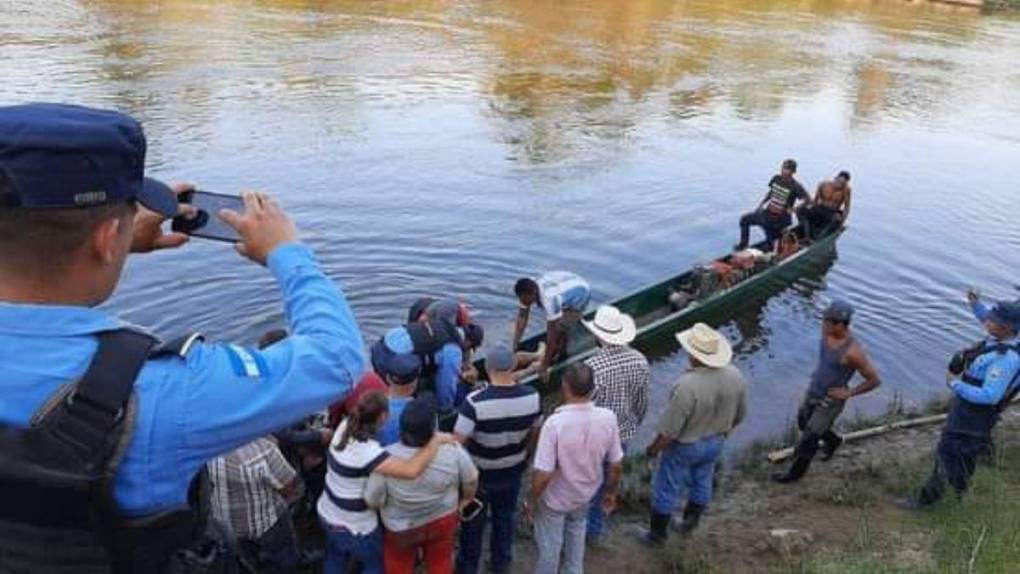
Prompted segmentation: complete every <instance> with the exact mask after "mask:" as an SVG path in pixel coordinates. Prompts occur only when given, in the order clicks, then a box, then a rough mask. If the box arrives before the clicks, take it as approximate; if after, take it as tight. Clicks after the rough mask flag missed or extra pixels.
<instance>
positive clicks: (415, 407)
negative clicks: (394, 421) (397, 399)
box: [400, 394, 436, 447]
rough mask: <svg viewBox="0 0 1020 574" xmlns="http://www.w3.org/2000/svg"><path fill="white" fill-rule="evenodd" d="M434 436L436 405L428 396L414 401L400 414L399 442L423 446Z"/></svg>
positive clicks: (412, 445)
mask: <svg viewBox="0 0 1020 574" xmlns="http://www.w3.org/2000/svg"><path fill="white" fill-rule="evenodd" d="M434 434H436V404H435V401H434V400H433V399H432V397H431V396H430V395H428V394H426V395H425V396H422V397H419V398H417V399H414V400H413V401H411V402H410V403H408V405H407V406H406V407H404V412H402V413H400V442H402V443H404V444H406V445H407V446H411V447H420V446H425V445H426V444H428V443H429V441H430V440H432V436H433V435H434Z"/></svg>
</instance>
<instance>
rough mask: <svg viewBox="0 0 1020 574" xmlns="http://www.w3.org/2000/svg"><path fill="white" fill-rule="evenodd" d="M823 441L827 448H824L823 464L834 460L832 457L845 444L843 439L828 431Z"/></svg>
mask: <svg viewBox="0 0 1020 574" xmlns="http://www.w3.org/2000/svg"><path fill="white" fill-rule="evenodd" d="M822 441H823V442H824V443H825V446H824V447H823V448H822V456H821V459H822V462H826V461H829V460H832V457H833V456H835V454H836V450H837V449H839V447H840V446H841V445H842V444H843V437H841V436H839V435H838V434H836V433H834V432H832V431H828V432H826V433H825V435H824V436H823V437H822Z"/></svg>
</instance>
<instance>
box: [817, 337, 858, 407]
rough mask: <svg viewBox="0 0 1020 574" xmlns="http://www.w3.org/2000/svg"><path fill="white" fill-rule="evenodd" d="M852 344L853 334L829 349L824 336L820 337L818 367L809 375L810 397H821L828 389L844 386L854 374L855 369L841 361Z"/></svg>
mask: <svg viewBox="0 0 1020 574" xmlns="http://www.w3.org/2000/svg"><path fill="white" fill-rule="evenodd" d="M853 344H854V338H853V336H850V337H848V338H847V340H846V341H844V342H843V344H842V345H840V346H838V347H836V348H835V349H830V348H829V346H828V345H826V344H825V337H822V343H821V346H820V347H821V350H820V352H819V355H818V367H817V368H816V369H815V372H814V374H813V375H811V389H810V391H809V393H810V395H811V396H812V397H816V398H822V397H824V396H825V394H826V393H827V392H828V391H829V389H834V388H838V387H845V386H847V384H849V383H850V379H851V378H853V376H854V371H855V369H854V368H853V367H849V366H847V365H845V364H844V363H843V357H845V356H846V354H847V352H848V351H850V347H851V346H852V345H853Z"/></svg>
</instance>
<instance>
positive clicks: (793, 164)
mask: <svg viewBox="0 0 1020 574" xmlns="http://www.w3.org/2000/svg"><path fill="white" fill-rule="evenodd" d="M783 169H788V170H790V171H792V172H793V173H797V160H795V159H793V158H792V157H791V158H787V159H784V160H783Z"/></svg>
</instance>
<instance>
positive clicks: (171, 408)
mask: <svg viewBox="0 0 1020 574" xmlns="http://www.w3.org/2000/svg"><path fill="white" fill-rule="evenodd" d="M268 267H269V269H270V270H271V271H272V273H273V275H274V276H275V277H276V280H277V282H278V283H279V286H280V289H281V291H282V292H283V300H284V305H285V310H286V314H287V320H288V323H289V327H290V332H291V336H290V337H288V338H287V339H285V340H284V341H281V342H280V343H277V344H275V345H273V346H271V347H269V348H268V349H265V350H263V351H257V350H255V349H250V348H242V347H238V346H235V345H225V344H208V343H199V344H196V345H194V346H193V347H192V349H191V351H190V352H189V353H188V355H187V357H186V358H180V357H165V358H158V359H154V360H150V361H148V362H147V363H146V364H145V367H144V368H143V369H142V372H141V374H140V375H139V377H138V380H137V381H136V383H135V396H136V398H137V404H138V411H137V416H136V424H135V428H134V435H133V437H132V439H131V441H130V444H129V445H128V449H127V452H126V453H125V456H124V459H123V461H122V463H121V465H120V467H119V469H118V470H117V474H116V476H115V480H114V497H115V499H116V501H117V503H118V505H119V507H120V510H121V512H122V513H123V514H125V515H128V516H138V515H143V514H148V513H151V512H156V511H160V510H164V509H167V508H171V507H174V506H177V505H180V504H183V503H185V502H186V498H187V490H188V485H189V483H190V481H191V479H192V478H193V477H194V475H195V473H196V472H197V471H198V470H199V469H200V468H201V466H202V465H203V464H205V462H206V461H208V460H209V459H211V458H214V457H216V456H218V455H220V454H223V453H226V452H229V451H231V450H233V449H235V448H237V447H238V446H241V445H243V444H245V443H248V442H250V441H252V440H253V439H256V438H258V437H261V436H264V435H266V434H267V433H269V432H272V431H274V430H278V429H280V428H282V427H284V426H286V425H288V424H290V423H292V422H294V421H295V420H297V419H300V418H301V417H303V416H305V415H307V414H309V413H311V412H313V411H315V410H317V409H321V408H323V407H325V406H326V405H327V404H328V403H330V402H332V401H336V400H340V399H342V398H343V397H344V396H345V395H346V394H347V393H348V392H350V390H351V388H352V386H353V382H354V380H355V378H356V377H358V376H360V375H361V372H362V370H363V368H364V359H363V358H362V348H363V344H362V340H361V334H360V332H359V331H358V326H357V324H356V322H355V320H354V316H353V314H352V313H351V309H350V307H349V306H348V305H347V301H346V300H345V299H344V296H343V294H342V293H341V292H340V291H339V290H338V289H337V287H336V285H335V284H334V283H333V281H331V280H330V279H329V278H327V277H326V276H325V274H323V272H322V270H321V269H320V268H319V266H318V264H317V263H316V262H315V259H314V258H313V256H312V253H311V251H310V250H309V249H308V248H306V247H304V246H303V245H301V244H297V243H291V244H286V245H282V246H280V247H278V248H276V249H275V250H274V251H273V252H272V253H271V254H270V255H269V260H268ZM121 326H122V323H121V322H120V321H118V320H117V319H116V318H114V317H111V316H109V315H107V314H106V313H103V312H101V311H98V310H95V309H90V308H86V307H70V306H67V307H65V306H42V305H22V304H9V303H0V373H3V377H2V378H0V423H3V424H6V425H13V426H18V427H25V426H27V425H28V423H29V420H30V419H31V417H32V415H33V414H34V413H35V412H36V410H38V409H39V407H40V406H42V404H43V403H44V401H45V400H46V399H47V398H48V397H49V396H50V395H52V394H53V393H55V392H56V391H57V390H58V388H60V387H61V386H62V385H64V384H66V383H68V382H71V381H74V380H76V379H77V378H79V377H81V376H82V375H83V374H84V373H85V371H86V369H87V368H88V366H89V363H90V361H91V359H92V355H93V354H94V353H95V351H96V347H97V341H96V338H95V336H94V335H95V333H98V332H100V331H106V330H110V329H116V328H118V327H121Z"/></svg>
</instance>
